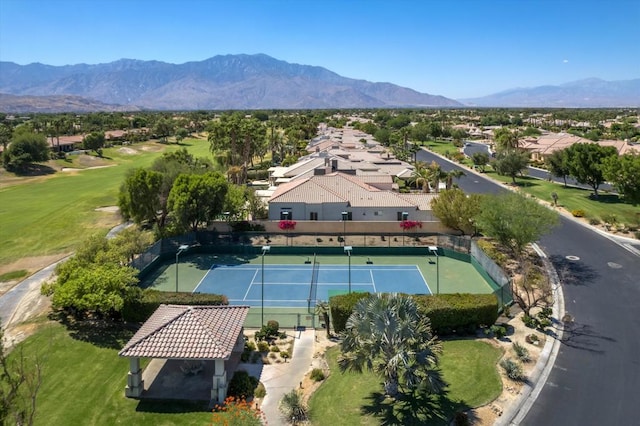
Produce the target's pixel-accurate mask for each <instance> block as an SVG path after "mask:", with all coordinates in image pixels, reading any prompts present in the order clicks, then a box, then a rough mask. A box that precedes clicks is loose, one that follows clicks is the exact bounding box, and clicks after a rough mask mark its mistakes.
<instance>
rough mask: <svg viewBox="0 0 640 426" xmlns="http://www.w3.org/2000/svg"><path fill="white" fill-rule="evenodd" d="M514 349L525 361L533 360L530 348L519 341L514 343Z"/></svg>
mask: <svg viewBox="0 0 640 426" xmlns="http://www.w3.org/2000/svg"><path fill="white" fill-rule="evenodd" d="M513 351H514V352H515V353H516V355H517V356H518V359H519V360H520V361H522V362H524V363H527V362H530V361H531V356H530V355H529V349H527V348H525V347H524V346H522V345H521V344H520V343H518V342H514V343H513Z"/></svg>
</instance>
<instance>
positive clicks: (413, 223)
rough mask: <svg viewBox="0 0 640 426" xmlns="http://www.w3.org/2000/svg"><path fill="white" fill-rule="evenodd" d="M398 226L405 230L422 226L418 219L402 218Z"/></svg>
mask: <svg viewBox="0 0 640 426" xmlns="http://www.w3.org/2000/svg"><path fill="white" fill-rule="evenodd" d="M400 228H402V229H404V230H405V231H406V230H409V229H413V228H422V222H420V221H419V220H403V221H402V222H400Z"/></svg>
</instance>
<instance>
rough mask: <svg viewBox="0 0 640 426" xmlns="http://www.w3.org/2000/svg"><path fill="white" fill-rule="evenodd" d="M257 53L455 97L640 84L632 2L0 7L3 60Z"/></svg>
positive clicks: (41, 3)
mask: <svg viewBox="0 0 640 426" xmlns="http://www.w3.org/2000/svg"><path fill="white" fill-rule="evenodd" d="M238 53H247V54H253V53H265V54H267V55H270V56H272V57H274V58H276V59H281V60H284V61H287V62H292V63H298V64H305V65H317V66H322V67H325V68H327V69H329V70H331V71H334V72H336V73H338V74H340V75H342V76H345V77H350V78H357V79H365V80H369V81H376V82H391V83H394V84H398V85H401V86H405V87H410V88H412V89H415V90H418V91H421V92H426V93H431V94H437V95H443V96H447V97H449V98H454V99H460V98H466V97H475V96H483V95H488V94H491V93H495V92H498V91H501V90H506V89H510V88H514V87H532V86H539V85H544V84H562V83H566V82H570V81H575V80H579V79H583V78H589V77H598V78H602V79H605V80H626V79H632V78H640V0H502V1H491V0H439V1H428V0H422V1H408V0H397V1H392V0H386V1H376V0H369V1H365V0H342V1H338V0H323V1H320V0H317V1H312V0H308V1H304V0H280V1H276V0H253V1H243V0H233V1H232V0H229V1H226V0H225V1H223V0H210V1H208V0H181V1H169V0H137V1H136V0H108V1H102V0H0V60H2V61H12V62H16V63H19V64H27V63H32V62H41V63H45V64H50V65H65V64H76V63H89V64H95V63H103V62H110V61H114V60H117V59H121V58H131V59H142V60H151V59H155V60H160V61H165V62H171V63H184V62H188V61H200V60H203V59H206V58H209V57H212V56H215V55H221V54H238Z"/></svg>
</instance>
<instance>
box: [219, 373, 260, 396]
mask: <svg viewBox="0 0 640 426" xmlns="http://www.w3.org/2000/svg"><path fill="white" fill-rule="evenodd" d="M257 386H258V379H256V378H255V377H253V376H250V375H249V373H247V372H246V371H244V370H238V371H236V372H235V373H234V375H233V377H232V378H231V381H230V382H229V390H228V392H227V394H228V395H229V396H236V397H242V398H252V397H253V394H254V392H255V389H256V387H257Z"/></svg>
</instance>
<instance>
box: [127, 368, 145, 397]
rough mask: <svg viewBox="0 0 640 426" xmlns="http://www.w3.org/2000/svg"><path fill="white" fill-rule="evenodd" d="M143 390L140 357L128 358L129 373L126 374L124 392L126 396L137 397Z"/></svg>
mask: <svg viewBox="0 0 640 426" xmlns="http://www.w3.org/2000/svg"><path fill="white" fill-rule="evenodd" d="M143 390H144V380H142V369H141V368H140V358H129V374H128V375H127V386H126V387H125V388H124V394H125V396H126V397H127V398H139V397H140V396H141V395H142V391H143Z"/></svg>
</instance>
